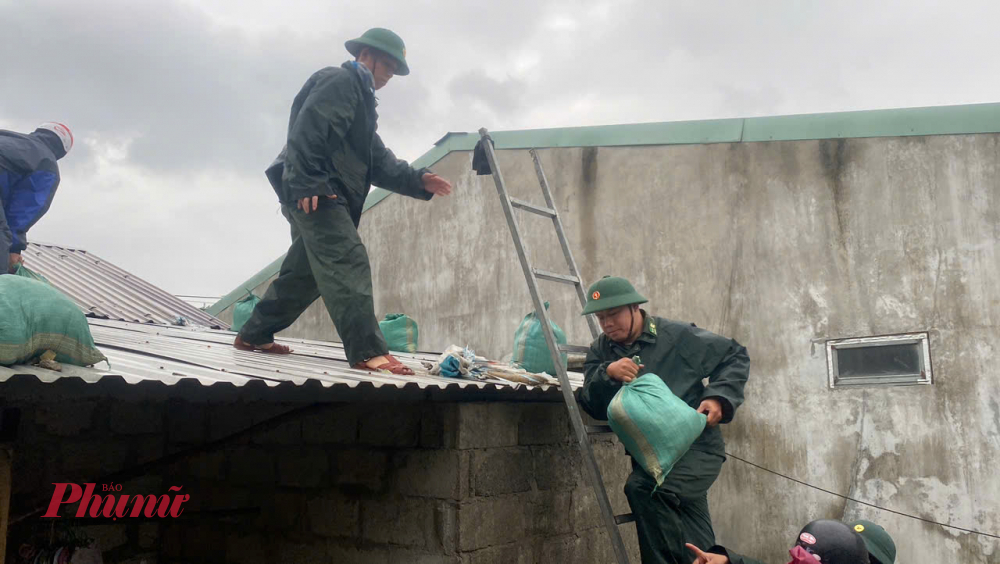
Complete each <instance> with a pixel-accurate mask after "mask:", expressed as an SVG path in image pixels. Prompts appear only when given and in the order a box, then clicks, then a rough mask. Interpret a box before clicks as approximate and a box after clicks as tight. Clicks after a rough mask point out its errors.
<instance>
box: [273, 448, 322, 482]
mask: <svg viewBox="0 0 1000 564" xmlns="http://www.w3.org/2000/svg"><path fill="white" fill-rule="evenodd" d="M329 469H330V466H329V460H328V458H327V454H326V452H325V451H323V450H322V449H319V448H309V449H305V448H303V449H295V450H285V451H283V453H282V454H281V455H280V456H278V478H279V482H278V483H279V484H280V485H282V486H294V487H300V488H315V487H319V486H320V485H322V484H323V483H325V482H326V477H327V472H328V471H329Z"/></svg>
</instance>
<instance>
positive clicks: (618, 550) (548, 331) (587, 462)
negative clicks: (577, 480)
mask: <svg viewBox="0 0 1000 564" xmlns="http://www.w3.org/2000/svg"><path fill="white" fill-rule="evenodd" d="M479 136H480V140H479V143H478V145H477V146H476V152H477V153H480V155H477V158H474V159H473V165H474V166H475V164H476V161H477V160H478V157H479V156H482V157H485V159H486V164H488V165H489V170H488V171H487V170H485V169H484V168H482V167H481V166H480V168H478V169H477V170H476V172H477V173H478V174H480V175H486V174H491V173H492V175H493V182H494V183H495V184H496V187H497V194H498V195H499V196H500V203H501V205H502V206H503V213H504V216H505V217H506V218H507V226H508V227H509V228H510V234H511V237H512V238H513V239H514V247H515V248H516V249H517V258H518V259H519V260H520V262H521V269H522V270H523V271H524V279H525V281H527V283H528V291H529V292H530V293H531V301H532V303H533V304H534V307H535V316H536V317H537V318H538V319H539V320H540V321H541V323H542V333H543V334H544V335H545V343H546V344H547V345H548V347H549V353H550V354H551V355H552V362H553V364H554V365H555V367H556V374H557V376H558V378H559V387H560V389H561V390H562V395H563V401H564V402H565V403H566V409H567V411H569V419H570V421H571V422H572V424H573V431H574V435H575V436H576V442H577V444H578V445H579V447H580V454H581V455H582V458H583V465H584V468H586V474H587V478H588V479H589V481H590V485H591V486H592V487H593V489H594V494H595V495H596V496H597V503H598V505H599V506H600V511H601V520H602V521H603V523H604V527H605V529H607V531H608V538H609V539H610V540H611V546H612V548H613V549H614V552H615V557H616V560H617V562H618V564H628V563H629V560H628V554H627V553H626V551H625V544H624V543H623V542H622V536H621V533H620V531H619V530H618V525H620V524H622V523H629V522H632V521H634V520H635V519H634V518H633V516H632V515H631V514H627V515H618V516H616V515H615V514H614V511H613V510H612V509H611V501H610V500H609V499H608V492H607V491H606V490H605V489H604V480H603V479H602V478H601V470H600V468H599V467H598V466H597V459H596V458H595V457H594V450H593V449H592V448H591V445H590V438H589V435H595V434H604V433H610V432H611V428H610V427H609V426H607V425H584V423H583V418H582V417H581V415H580V407H579V406H578V405H577V402H576V397H575V396H574V395H573V388H572V387H571V386H570V382H569V376H568V375H567V373H566V367H565V366H564V365H563V363H562V359H561V358H560V353H561V352H577V353H579V352H582V353H586V352H587V351H588V350H589V349H590V347H589V346H579V345H559V344H557V343H556V338H555V335H554V334H553V332H552V327H551V325H549V315H548V312H547V310H546V309H545V306H544V300H542V297H541V293H540V292H539V289H538V280H539V279H542V280H549V281H552V282H559V283H562V284H568V285H571V286H573V287H574V288H575V289H576V295H577V297H578V298H579V299H580V307H581V308H582V307H584V306H586V305H587V296H586V290H585V289H584V287H583V280H582V279H581V278H580V272H579V270H578V269H577V266H576V261H575V260H574V259H573V253H572V251H570V248H569V242H568V241H567V240H566V234H565V232H564V231H563V226H562V220H560V219H559V212H558V210H556V206H555V202H554V201H553V200H552V192H551V191H550V190H549V183H548V180H546V178H545V171H544V170H543V169H542V162H541V160H539V158H538V153H537V152H536V151H535V150H534V149H531V150H530V151H529V152H530V153H531V159H532V160H533V161H534V163H535V174H536V175H537V176H538V183H539V184H540V185H541V188H542V194H543V195H544V196H545V205H546V206H547V207H540V206H536V205H534V204H531V203H529V202H526V201H524V200H519V199H517V198H511V197H510V195H509V194H508V193H507V187H506V185H505V184H504V181H503V174H502V173H501V172H500V167H499V166H498V165H497V158H496V152H495V150H494V148H493V140H492V138H490V135H489V132H488V131H487V130H486V128H482V129H480V130H479ZM515 208H517V209H520V210H523V211H526V212H530V213H533V214H536V215H540V216H542V217H547V218H549V219H551V220H552V225H553V226H554V227H555V230H556V235H557V236H558V237H559V245H560V246H561V247H562V251H563V255H564V256H565V257H566V265H567V266H568V267H569V274H568V275H567V274H559V273H557V272H551V271H547V270H541V269H537V268H533V267H532V266H531V263H530V261H529V260H528V254H527V251H526V248H525V243H524V239H523V238H522V237H521V228H520V227H519V226H518V222H517V217H516V216H515V215H514V209H515ZM587 323H588V325H589V326H590V333H591V336H592V337H593V338H594V339H596V338H597V336H598V335H599V334H600V330H599V328H598V326H597V322H596V321H595V319H594V316H593V315H588V316H587Z"/></svg>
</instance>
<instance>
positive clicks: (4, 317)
mask: <svg viewBox="0 0 1000 564" xmlns="http://www.w3.org/2000/svg"><path fill="white" fill-rule="evenodd" d="M46 351H53V352H55V353H56V358H55V360H56V362H60V363H63V364H75V365H77V366H90V365H93V364H97V363H98V362H101V361H102V360H103V361H106V360H107V358H106V357H105V356H104V355H103V354H101V351H99V350H97V347H95V346H94V338H93V336H91V334H90V326H89V325H87V318H86V317H84V315H83V312H82V311H80V308H79V307H77V305H76V304H75V303H73V301H72V300H70V299H69V298H68V297H66V295H65V294H63V293H62V292H60V291H59V290H57V289H55V288H53V287H52V286H50V285H48V284H46V283H44V282H40V281H38V280H33V279H31V278H29V277H25V276H0V365H5V366H11V365H14V364H22V363H26V362H30V361H31V360H32V359H35V358H37V357H39V356H41V355H42V354H43V353H45V352H46Z"/></svg>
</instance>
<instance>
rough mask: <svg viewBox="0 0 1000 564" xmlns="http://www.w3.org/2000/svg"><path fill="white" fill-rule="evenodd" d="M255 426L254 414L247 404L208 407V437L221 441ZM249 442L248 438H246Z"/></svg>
mask: <svg viewBox="0 0 1000 564" xmlns="http://www.w3.org/2000/svg"><path fill="white" fill-rule="evenodd" d="M252 424H253V414H252V413H251V412H250V409H249V407H248V406H246V405H245V404H240V403H235V404H222V405H212V406H209V407H208V436H209V439H211V440H213V441H214V440H216V439H221V438H223V437H228V436H229V435H232V434H235V433H238V432H240V431H243V430H246V429H247V428H249V427H250V426H251V425H252ZM243 440H244V441H245V442H249V441H250V439H249V438H248V437H244V439H243Z"/></svg>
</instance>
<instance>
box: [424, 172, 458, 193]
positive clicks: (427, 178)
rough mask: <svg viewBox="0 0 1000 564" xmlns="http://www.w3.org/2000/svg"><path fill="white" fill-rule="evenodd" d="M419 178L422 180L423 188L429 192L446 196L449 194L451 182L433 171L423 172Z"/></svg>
mask: <svg viewBox="0 0 1000 564" xmlns="http://www.w3.org/2000/svg"><path fill="white" fill-rule="evenodd" d="M421 179H422V180H423V181H424V190H427V191H428V192H430V193H431V194H434V195H435V196H447V195H448V194H451V182H448V181H447V180H445V179H444V178H441V177H440V176H438V175H436V174H434V173H433V172H425V173H424V175H423V176H422V177H421Z"/></svg>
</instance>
